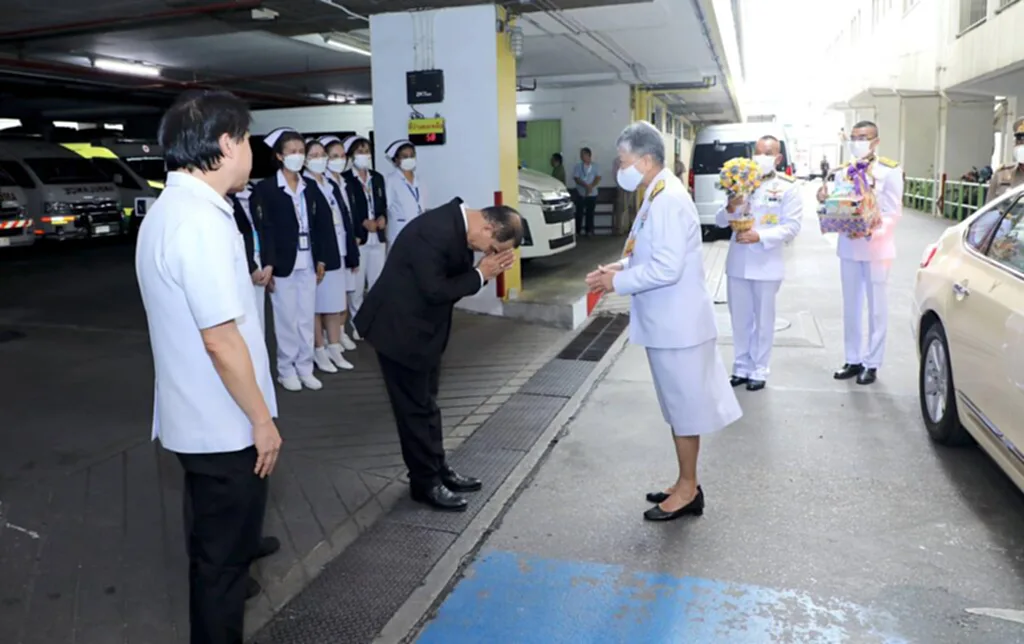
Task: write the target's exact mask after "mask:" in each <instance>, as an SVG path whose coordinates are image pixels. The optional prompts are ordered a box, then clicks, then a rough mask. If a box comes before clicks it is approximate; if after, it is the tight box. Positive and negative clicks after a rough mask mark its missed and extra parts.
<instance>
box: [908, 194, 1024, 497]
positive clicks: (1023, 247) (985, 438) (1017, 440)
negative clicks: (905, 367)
mask: <svg viewBox="0 0 1024 644" xmlns="http://www.w3.org/2000/svg"><path fill="white" fill-rule="evenodd" d="M914 308H915V310H914V311H913V315H912V318H911V319H912V320H913V326H914V329H913V331H914V337H915V338H916V340H917V347H918V357H919V359H920V376H919V390H920V399H921V415H922V417H923V419H924V424H925V426H926V427H927V429H928V433H929V434H930V435H931V437H932V439H933V440H935V441H936V442H938V443H941V444H943V445H963V444H967V443H970V442H971V440H972V438H973V439H974V440H975V441H977V443H978V444H979V445H981V447H982V448H983V449H984V450H985V451H986V452H988V454H989V455H990V456H991V457H992V459H993V460H995V461H996V463H997V464H998V465H999V466H1000V467H1001V468H1002V469H1003V470H1004V471H1005V472H1006V473H1007V475H1009V476H1010V478H1011V479H1013V481H1014V483H1016V484H1017V486H1018V487H1020V488H1021V489H1022V490H1024V188H1019V189H1015V190H1013V191H1011V192H1009V193H1007V194H1005V195H1003V196H1002V197H1000V198H999V199H997V200H995V201H993V202H991V203H989V204H986V205H985V206H984V207H983V208H982V209H981V210H979V211H978V212H977V213H976V214H975V215H974V216H972V217H970V218H969V219H967V220H965V221H963V222H962V223H960V224H958V225H956V226H953V227H951V228H949V229H948V230H947V231H946V232H945V233H943V235H942V237H941V238H940V239H939V241H938V242H937V243H935V244H933V245H932V246H930V247H929V248H928V250H927V251H926V252H925V255H924V257H923V258H922V261H921V267H920V269H919V270H918V272H917V282H916V286H915V289H914Z"/></svg>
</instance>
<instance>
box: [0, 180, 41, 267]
mask: <svg viewBox="0 0 1024 644" xmlns="http://www.w3.org/2000/svg"><path fill="white" fill-rule="evenodd" d="M27 204H28V199H27V198H26V197H25V191H24V190H22V189H21V188H20V187H19V186H18V184H17V182H16V181H15V180H14V179H13V178H11V176H10V175H9V174H7V173H6V172H4V171H3V169H0V251H2V250H4V249H6V248H13V247H15V246H31V245H32V243H33V242H35V240H36V236H35V234H33V232H32V220H31V219H29V217H28V211H27V210H26V207H27Z"/></svg>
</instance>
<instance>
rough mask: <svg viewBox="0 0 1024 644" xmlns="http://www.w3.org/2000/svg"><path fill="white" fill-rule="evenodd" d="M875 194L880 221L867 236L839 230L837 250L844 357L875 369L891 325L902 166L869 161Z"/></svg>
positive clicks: (839, 174)
mask: <svg viewBox="0 0 1024 644" xmlns="http://www.w3.org/2000/svg"><path fill="white" fill-rule="evenodd" d="M847 167H848V166H842V167H840V168H837V169H836V182H837V183H840V182H844V181H848V179H847V177H846V174H845V172H846V168H847ZM869 172H870V174H871V176H872V177H873V179H874V185H875V198H876V199H877V201H878V209H879V213H880V214H881V216H882V225H881V227H880V228H878V229H876V230H875V231H874V232H873V233H872V234H871V238H870V239H850V238H849V237H847V236H846V235H839V240H838V244H837V246H836V254H837V255H838V256H839V269H840V275H841V278H842V284H843V337H844V341H845V342H844V344H845V345H846V362H847V364H852V365H863V366H864V367H865V368H867V369H878V368H880V367H881V366H882V360H883V358H884V357H885V335H886V330H887V329H888V326H889V302H888V297H887V294H886V287H887V283H888V281H889V271H890V269H891V268H892V260H893V259H895V257H896V244H895V241H894V237H895V235H894V233H895V230H896V224H897V222H899V219H900V217H901V216H902V215H903V169H902V168H900V167H899V165H897V164H896V163H895V162H893V161H889V160H888V159H884V158H879V159H876V160H875V162H874V163H872V164H871V169H870V171H869ZM865 300H867V304H868V338H867V340H868V342H867V349H866V350H865V347H864V331H863V316H864V301H865Z"/></svg>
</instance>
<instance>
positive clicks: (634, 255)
mask: <svg viewBox="0 0 1024 644" xmlns="http://www.w3.org/2000/svg"><path fill="white" fill-rule="evenodd" d="M630 238H631V239H632V240H633V241H632V242H627V255H629V256H627V257H626V258H624V259H623V260H622V262H621V263H622V266H623V270H621V271H620V272H618V273H616V274H615V278H614V281H613V284H614V286H615V292H616V293H619V294H622V295H631V296H632V297H631V298H630V319H629V340H630V342H632V343H633V344H636V345H640V346H643V347H646V349H647V360H648V362H649V363H650V366H651V375H652V376H653V377H654V388H655V391H656V392H657V394H658V402H659V404H660V405H661V413H662V416H663V417H664V418H665V421H666V422H667V423H669V425H671V426H672V431H673V433H674V434H675V435H676V436H698V435H701V434H707V433H711V432H714V431H718V430H720V429H722V428H724V427H726V426H728V425H730V424H732V423H733V422H735V421H737V420H738V419H739V418H740V417H741V416H742V415H743V411H742V410H741V409H740V405H739V402H737V400H736V395H735V394H734V393H733V390H732V387H730V386H729V377H728V374H727V373H726V371H725V366H724V365H723V364H722V359H721V357H720V356H719V355H718V347H717V346H716V343H715V342H716V339H717V337H718V330H717V329H716V328H715V313H714V309H713V307H712V303H711V296H710V295H709V294H708V290H707V285H706V284H705V278H704V264H703V259H702V256H701V243H702V241H701V239H702V236H701V229H700V220H699V218H698V215H697V207H696V206H695V205H694V203H693V199H691V198H690V194H689V193H688V192H687V190H686V188H685V187H684V186H683V184H682V183H681V182H680V181H679V179H677V178H676V177H675V176H673V174H672V172H671V171H669V170H662V171H661V172H660V173H658V175H657V176H656V177H655V178H654V180H653V181H652V182H651V185H650V186H648V189H647V191H646V193H645V195H644V203H643V205H642V206H641V208H640V212H639V213H638V214H637V217H636V220H635V221H634V222H633V229H632V231H631V233H630ZM631 245H632V252H631V254H630V253H629V251H630V246H631Z"/></svg>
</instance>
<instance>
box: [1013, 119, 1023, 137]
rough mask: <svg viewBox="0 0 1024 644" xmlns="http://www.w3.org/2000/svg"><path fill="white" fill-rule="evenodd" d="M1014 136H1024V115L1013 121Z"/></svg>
mask: <svg viewBox="0 0 1024 644" xmlns="http://www.w3.org/2000/svg"><path fill="white" fill-rule="evenodd" d="M1013 136H1014V137H1015V138H1017V139H1020V138H1022V137H1024V116H1022V117H1020V118H1019V119H1017V120H1016V121H1014V122H1013Z"/></svg>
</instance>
